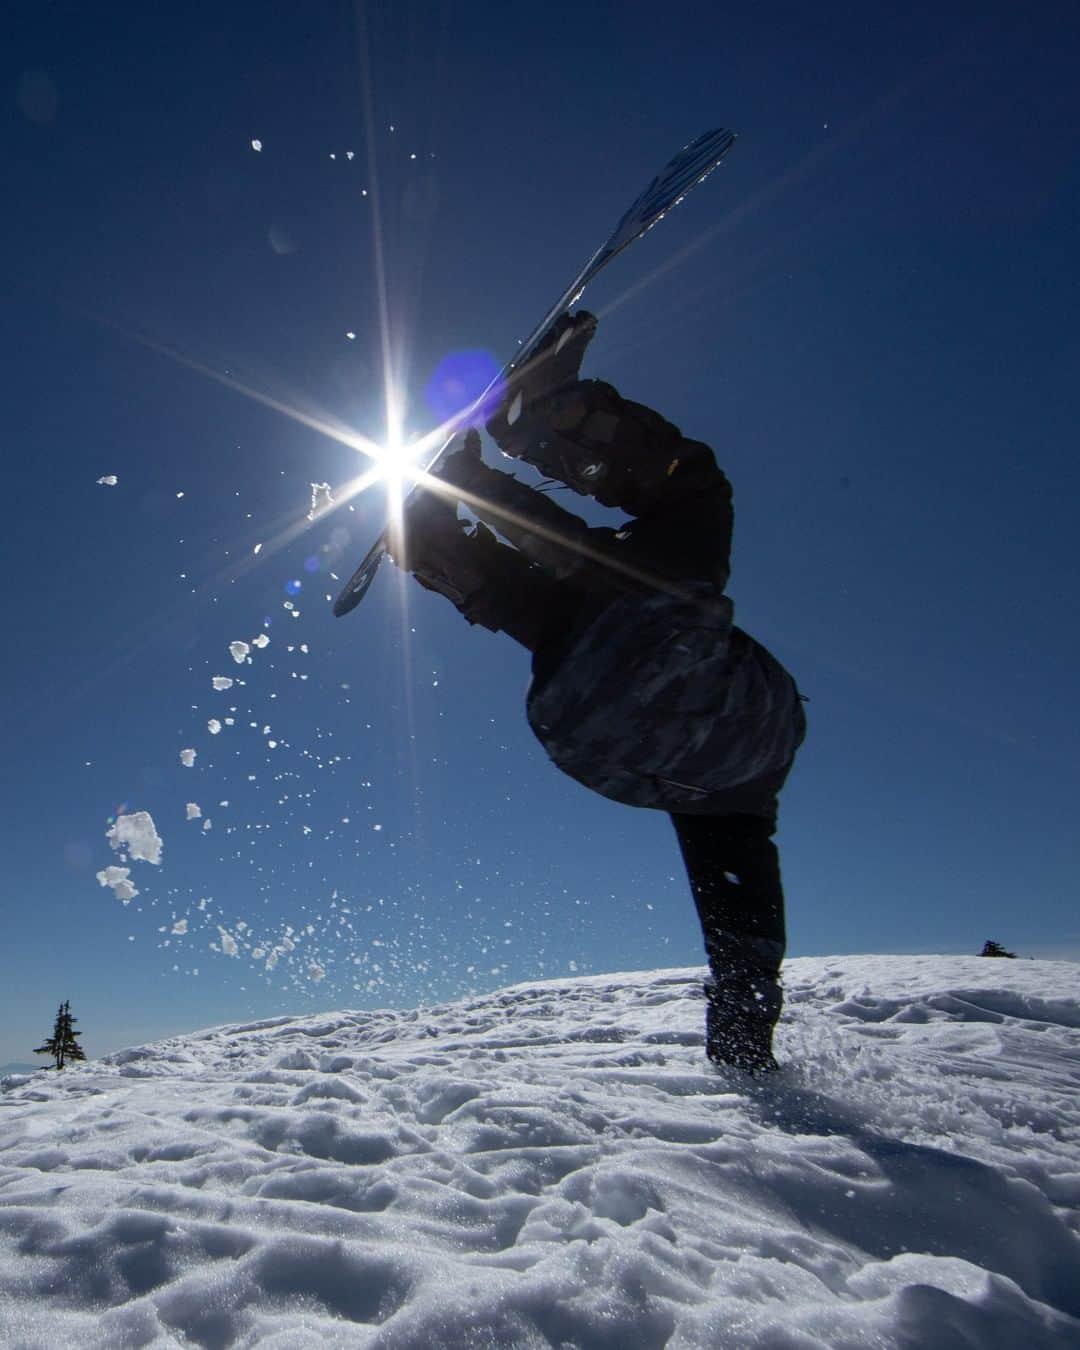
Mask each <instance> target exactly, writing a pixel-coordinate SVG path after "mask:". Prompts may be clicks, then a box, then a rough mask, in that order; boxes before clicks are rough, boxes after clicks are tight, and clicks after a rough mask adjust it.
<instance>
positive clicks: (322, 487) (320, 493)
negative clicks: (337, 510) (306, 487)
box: [308, 483, 334, 520]
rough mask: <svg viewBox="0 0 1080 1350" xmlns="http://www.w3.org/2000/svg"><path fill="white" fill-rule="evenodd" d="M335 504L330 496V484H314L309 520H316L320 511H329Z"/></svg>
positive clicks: (312, 486)
mask: <svg viewBox="0 0 1080 1350" xmlns="http://www.w3.org/2000/svg"><path fill="white" fill-rule="evenodd" d="M333 504H334V499H333V497H332V496H331V494H330V484H329V483H312V485H311V510H310V511H309V512H308V520H314V519H315V517H316V516H317V515H318V514H319V512H320V511H326V510H329V508H330V507H331V506H333Z"/></svg>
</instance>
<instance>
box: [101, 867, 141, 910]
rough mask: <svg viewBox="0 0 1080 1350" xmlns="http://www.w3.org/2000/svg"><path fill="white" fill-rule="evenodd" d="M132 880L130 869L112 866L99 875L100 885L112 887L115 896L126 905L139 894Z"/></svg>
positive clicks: (103, 869)
mask: <svg viewBox="0 0 1080 1350" xmlns="http://www.w3.org/2000/svg"><path fill="white" fill-rule="evenodd" d="M130 878H131V868H130V867H115V866H111V865H110V866H109V867H104V868H102V870H101V871H100V872H98V873H97V880H98V885H99V886H109V887H111V888H112V893H113V895H115V896H116V898H117V900H122V901H123V903H124V904H125V905H126V904H127V903H128V902H129V901H131V900H134V899H135V897H136V896H137V895H138V894H139V892H138V890H137V889H136V887H135V885H134V883H133V882H132V881H131V880H130Z"/></svg>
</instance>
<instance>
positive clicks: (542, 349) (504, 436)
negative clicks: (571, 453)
mask: <svg viewBox="0 0 1080 1350" xmlns="http://www.w3.org/2000/svg"><path fill="white" fill-rule="evenodd" d="M596 325H597V319H596V317H595V315H592V314H590V313H589V312H588V311H587V310H584V309H583V310H580V311H579V312H578V313H577V314H570V313H566V314H562V315H560V316H559V318H558V319H556V320H555V322H554V324H553V325H552V326H551V329H550V331H549V332H548V334H547V336H546V337H545V338H544V341H543V342H542V343H541V344H540V346H539V347H538V348H537V349H536V351H535V353H534V354H533V355H532V356H531V357H530V358H529V359H528V361H526V363H525V364H524V365H523V366H522V367H521V369H520V370H515V371H514V372H513V374H512V375H511V376H510V378H509V380H508V381H507V383H506V390H505V392H504V394H503V398H502V401H501V402H500V404H499V406H498V408H497V409H496V411H495V412H494V414H493V415H492V416H491V417H490V418H489V419H488V422H487V429H488V434H489V435H490V436H491V438H492V439H493V440H494V442H495V444H496V445H497V446H498V447H499V449H500V450H501V451H502V452H503V453H504V454H507V455H509V456H510V457H511V458H512V459H530V456H529V450H530V442H531V441H532V440H533V439H534V438H533V437H532V436H531V435H530V428H532V427H534V426H535V423H536V420H537V418H536V414H537V412H538V411H539V408H540V407H541V406H543V405H545V404H546V403H547V402H548V401H549V400H550V398H551V396H552V395H553V394H555V393H557V392H558V391H559V390H561V389H565V388H566V387H567V386H572V385H573V384H574V383H575V382H576V380H577V378H578V371H579V370H580V368H581V362H582V358H583V357H584V355H585V348H586V347H587V346H588V345H589V343H590V342H591V341H592V339H593V336H594V334H595V333H596ZM545 420H550V414H548V415H547V416H546V418H545ZM530 462H534V461H530ZM537 467H539V468H541V469H542V468H543V467H544V466H543V465H542V464H538V466H537Z"/></svg>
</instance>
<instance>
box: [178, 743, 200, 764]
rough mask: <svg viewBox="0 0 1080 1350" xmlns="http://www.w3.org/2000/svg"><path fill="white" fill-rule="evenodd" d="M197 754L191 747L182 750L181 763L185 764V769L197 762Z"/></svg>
mask: <svg viewBox="0 0 1080 1350" xmlns="http://www.w3.org/2000/svg"><path fill="white" fill-rule="evenodd" d="M195 754H196V752H195V751H194V750H192V749H191V748H190V747H189V748H188V749H187V750H181V751H180V763H181V764H182V765H183V766H184V768H185V769H190V768H191V766H192V765H193V764H194V763H195Z"/></svg>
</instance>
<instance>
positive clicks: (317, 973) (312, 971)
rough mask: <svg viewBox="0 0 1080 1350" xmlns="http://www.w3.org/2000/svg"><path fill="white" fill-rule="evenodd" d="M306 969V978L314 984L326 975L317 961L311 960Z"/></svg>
mask: <svg viewBox="0 0 1080 1350" xmlns="http://www.w3.org/2000/svg"><path fill="white" fill-rule="evenodd" d="M307 971H308V978H309V979H311V980H313V981H314V983H315V984H318V983H319V981H320V980H321V979H323V978H324V976H325V975H326V971H325V970H324V969H323V968H322V966H320V965H319V963H318V961H312V962H311V964H310V965H309V966H308V968H307Z"/></svg>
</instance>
